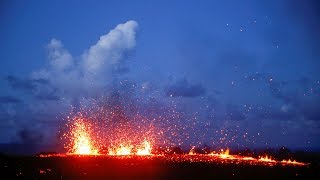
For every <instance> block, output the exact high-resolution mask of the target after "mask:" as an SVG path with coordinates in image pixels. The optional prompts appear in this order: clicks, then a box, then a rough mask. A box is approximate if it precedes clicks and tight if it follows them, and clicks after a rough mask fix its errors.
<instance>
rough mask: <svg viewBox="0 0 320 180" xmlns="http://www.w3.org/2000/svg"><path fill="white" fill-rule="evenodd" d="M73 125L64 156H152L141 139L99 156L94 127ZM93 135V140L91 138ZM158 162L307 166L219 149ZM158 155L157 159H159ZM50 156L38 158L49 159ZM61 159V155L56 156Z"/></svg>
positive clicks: (78, 119) (84, 123) (77, 121)
mask: <svg viewBox="0 0 320 180" xmlns="http://www.w3.org/2000/svg"><path fill="white" fill-rule="evenodd" d="M71 122H72V123H71V124H69V126H68V127H69V132H68V133H67V134H64V137H65V138H66V139H67V142H68V143H67V145H66V146H65V147H66V148H67V149H68V153H67V155H109V156H123V157H128V158H130V157H131V156H132V155H135V156H145V155H153V154H152V147H153V145H152V144H151V142H153V141H150V138H144V140H143V141H142V142H141V143H139V141H138V142H136V141H135V143H132V142H131V141H130V139H126V141H125V140H121V141H122V143H117V144H116V145H111V146H110V147H109V148H108V152H107V153H101V152H103V151H101V150H102V148H101V147H102V146H101V145H102V144H101V141H98V140H99V137H97V135H96V134H94V132H93V126H92V125H91V124H90V123H89V122H88V121H86V119H85V118H82V117H76V118H74V119H72V121H71ZM94 135H96V136H94ZM155 155H157V157H159V158H164V159H167V160H170V161H189V162H209V163H210V162H221V163H228V162H229V163H232V162H239V163H249V164H252V165H255V164H263V165H269V166H273V165H276V164H281V165H299V166H303V165H307V164H305V163H302V162H297V161H295V160H290V159H289V160H282V161H277V160H275V159H273V158H272V157H270V156H268V155H265V156H260V157H258V158H254V157H250V156H241V155H231V154H230V150H229V149H226V150H223V149H221V150H220V151H218V152H215V151H213V152H211V153H208V154H197V153H196V146H192V148H191V149H190V151H189V153H188V154H176V155H165V154H155ZM158 155H160V156H158ZM50 156H52V155H41V157H50ZM58 156H63V155H58Z"/></svg>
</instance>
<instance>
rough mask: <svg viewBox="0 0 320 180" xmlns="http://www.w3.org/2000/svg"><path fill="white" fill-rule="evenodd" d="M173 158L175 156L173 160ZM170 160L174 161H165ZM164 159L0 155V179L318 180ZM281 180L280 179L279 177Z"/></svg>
mask: <svg viewBox="0 0 320 180" xmlns="http://www.w3.org/2000/svg"><path fill="white" fill-rule="evenodd" d="M174 156H175V157H174ZM171 157H174V158H173V159H175V160H174V161H172V160H169V159H172V158H171ZM179 159H180V156H179V155H171V156H167V157H157V156H152V157H137V156H130V157H112V156H52V157H38V156H37V157H36V156H29V157H17V156H14V157H13V156H1V157H0V166H1V167H0V170H1V176H2V177H5V178H1V179H12V178H20V179H99V178H109V179H142V178H143V179H217V178H237V179H244V178H247V177H249V178H252V177H258V178H259V179H270V177H284V179H291V178H292V177H299V178H307V179H318V178H319V177H320V168H319V165H316V164H309V165H307V166H292V165H291V166H283V165H273V166H269V165H264V164H256V165H253V164H245V163H236V162H216V163H212V162H210V163H208V162H192V160H191V161H180V160H179ZM282 179H283V178H282Z"/></svg>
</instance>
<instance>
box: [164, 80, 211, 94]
mask: <svg viewBox="0 0 320 180" xmlns="http://www.w3.org/2000/svg"><path fill="white" fill-rule="evenodd" d="M164 92H165V94H166V96H171V97H197V96H201V95H204V94H205V88H204V87H203V86H202V84H190V83H189V82H188V80H187V79H186V78H182V79H179V80H177V81H175V82H173V83H171V84H169V85H167V87H165V89H164Z"/></svg>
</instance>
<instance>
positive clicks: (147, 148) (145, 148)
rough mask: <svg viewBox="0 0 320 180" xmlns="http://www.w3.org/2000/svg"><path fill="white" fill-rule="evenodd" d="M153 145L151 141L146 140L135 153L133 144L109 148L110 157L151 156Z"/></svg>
mask: <svg viewBox="0 0 320 180" xmlns="http://www.w3.org/2000/svg"><path fill="white" fill-rule="evenodd" d="M151 150H152V147H151V144H150V142H149V141H147V140H144V141H143V143H142V145H141V146H140V147H139V148H136V152H134V148H133V145H131V144H127V145H124V144H120V145H119V146H116V147H112V148H109V152H108V155H140V156H143V155H151Z"/></svg>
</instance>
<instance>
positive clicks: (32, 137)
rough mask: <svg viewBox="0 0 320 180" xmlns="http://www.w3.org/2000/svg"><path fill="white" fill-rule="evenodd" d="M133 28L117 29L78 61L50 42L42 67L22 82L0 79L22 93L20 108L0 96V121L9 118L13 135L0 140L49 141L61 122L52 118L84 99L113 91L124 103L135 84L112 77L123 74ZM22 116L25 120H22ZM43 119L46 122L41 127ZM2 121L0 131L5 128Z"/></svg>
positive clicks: (132, 43)
mask: <svg viewBox="0 0 320 180" xmlns="http://www.w3.org/2000/svg"><path fill="white" fill-rule="evenodd" d="M137 28H138V23H137V22H135V21H128V22H125V23H123V24H119V25H117V26H116V27H115V28H114V29H112V30H111V31H110V32H108V33H106V34H104V35H102V36H101V37H100V38H99V40H98V41H97V43H95V44H94V45H92V46H91V47H89V48H88V49H87V50H84V52H83V53H82V54H80V55H78V56H74V55H72V54H71V53H70V52H69V51H68V50H67V49H66V48H65V47H64V45H63V43H62V41H60V40H57V39H52V40H51V41H50V42H49V44H48V45H47V47H46V48H47V52H48V61H47V64H46V66H44V67H43V68H42V69H39V70H35V71H34V72H32V73H31V74H30V75H29V76H26V77H23V78H19V77H16V76H12V75H10V76H7V77H5V81H6V82H7V83H8V85H9V87H10V88H11V89H12V90H15V91H17V92H18V91H20V92H23V94H22V96H24V97H23V99H25V100H26V103H20V102H22V101H21V100H20V99H17V98H15V97H13V96H1V97H0V103H2V104H3V105H2V106H0V110H1V111H0V115H1V118H4V119H6V122H9V119H10V123H9V125H6V126H8V127H10V128H12V129H13V130H14V131H15V132H16V133H15V134H14V135H12V134H11V135H9V134H2V135H1V136H0V139H3V138H6V139H8V138H10V139H14V140H17V141H20V142H32V141H40V140H43V142H49V140H50V141H51V140H53V139H52V138H55V136H56V133H57V129H58V127H59V125H58V124H59V123H60V122H61V119H62V118H57V117H60V116H61V115H63V114H65V113H70V110H71V109H70V108H71V105H76V106H77V104H79V101H85V99H91V98H96V97H99V98H101V97H103V96H104V95H106V96H112V94H113V92H119V93H121V96H124V97H128V98H127V99H126V101H128V99H129V98H130V97H131V94H132V93H134V92H135V87H136V86H137V85H136V84H135V82H132V81H121V80H120V79H123V78H119V77H118V76H117V75H119V76H120V75H123V74H125V73H127V72H128V71H129V66H128V63H127V57H128V54H129V53H130V51H131V50H132V49H133V48H134V47H135V45H136V31H137ZM120 82H122V84H121V83H120ZM119 83H120V84H119ZM116 84H117V85H116ZM110 89H111V90H110ZM115 99H117V97H115ZM126 101H123V102H126ZM9 110H10V111H9ZM11 111H12V112H14V113H10V112H11ZM11 114H14V117H13V116H12V115H11ZM26 114H27V115H28V118H25V117H24V116H25V115H26ZM44 119H45V120H47V121H48V122H43V120H44ZM6 122H2V123H1V124H0V126H2V127H5V126H3V125H5V124H6ZM7 124H8V123H7ZM44 127H45V128H44ZM43 129H46V131H43ZM0 131H1V129H0ZM48 132H50V133H48ZM9 136H10V137H9Z"/></svg>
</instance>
